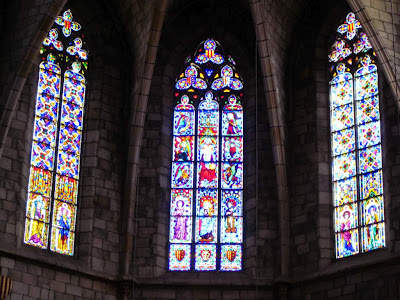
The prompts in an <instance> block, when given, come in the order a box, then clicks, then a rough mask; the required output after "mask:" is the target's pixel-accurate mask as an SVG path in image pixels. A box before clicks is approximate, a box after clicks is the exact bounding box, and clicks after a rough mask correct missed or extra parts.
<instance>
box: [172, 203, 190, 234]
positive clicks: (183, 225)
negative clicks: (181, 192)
mask: <svg viewBox="0 0 400 300" xmlns="http://www.w3.org/2000/svg"><path fill="white" fill-rule="evenodd" d="M177 199H178V200H177V202H176V208H175V211H174V216H175V217H176V221H175V226H174V239H177V240H182V241H186V240H187V229H188V228H187V221H188V217H187V216H185V208H184V205H185V202H184V201H183V200H180V199H179V198H177Z"/></svg>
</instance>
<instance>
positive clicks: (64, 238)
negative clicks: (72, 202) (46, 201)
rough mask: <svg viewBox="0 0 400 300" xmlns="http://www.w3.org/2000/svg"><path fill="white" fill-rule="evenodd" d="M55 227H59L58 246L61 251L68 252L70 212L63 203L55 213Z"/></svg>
mask: <svg viewBox="0 0 400 300" xmlns="http://www.w3.org/2000/svg"><path fill="white" fill-rule="evenodd" d="M57 225H58V226H59V227H60V229H59V230H60V231H59V233H58V234H59V235H58V245H59V247H60V250H61V251H66V250H68V243H67V242H68V237H69V231H70V227H71V210H70V209H69V207H68V205H67V204H66V203H63V204H62V206H61V207H60V208H59V210H58V213H57Z"/></svg>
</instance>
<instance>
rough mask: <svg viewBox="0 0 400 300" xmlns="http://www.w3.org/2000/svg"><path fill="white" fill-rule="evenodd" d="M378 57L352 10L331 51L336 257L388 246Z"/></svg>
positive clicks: (339, 30) (338, 31) (341, 27)
mask: <svg viewBox="0 0 400 300" xmlns="http://www.w3.org/2000/svg"><path fill="white" fill-rule="evenodd" d="M375 60H376V58H375V53H374V51H373V49H372V46H371V44H370V42H369V40H368V37H367V35H366V34H365V33H364V32H362V26H361V24H360V22H359V21H358V20H357V19H356V16H355V14H354V13H349V14H348V15H347V17H346V20H345V22H344V23H343V24H342V25H340V26H339V27H338V29H337V37H336V41H335V42H334V44H333V46H332V49H331V53H330V55H329V61H330V62H331V71H332V73H333V76H332V80H331V83H330V110H331V140H332V180H333V206H334V220H335V226H334V228H335V241H336V251H335V252H336V258H341V257H345V256H350V255H354V254H357V253H360V252H367V251H370V250H373V249H377V248H382V247H384V246H385V223H384V220H385V218H384V200H383V199H384V196H383V179H382V149H381V147H382V146H381V124H380V115H379V89H378V72H377V66H376V64H375Z"/></svg>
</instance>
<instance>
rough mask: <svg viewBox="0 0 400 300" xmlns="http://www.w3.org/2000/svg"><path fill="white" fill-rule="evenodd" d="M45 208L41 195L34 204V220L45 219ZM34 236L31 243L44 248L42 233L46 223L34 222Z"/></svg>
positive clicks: (30, 239)
mask: <svg viewBox="0 0 400 300" xmlns="http://www.w3.org/2000/svg"><path fill="white" fill-rule="evenodd" d="M44 214H45V208H44V207H43V197H42V196H41V195H39V196H37V197H36V199H35V201H34V203H33V218H34V219H36V220H42V221H43V219H44ZM32 222H33V223H32V235H31V237H30V238H29V241H30V242H33V243H34V244H38V245H41V246H43V237H42V231H43V226H44V223H42V222H39V221H36V222H35V221H32Z"/></svg>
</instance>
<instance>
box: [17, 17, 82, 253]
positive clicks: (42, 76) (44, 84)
mask: <svg viewBox="0 0 400 300" xmlns="http://www.w3.org/2000/svg"><path fill="white" fill-rule="evenodd" d="M80 29H81V25H80V24H79V23H77V22H75V21H73V16H72V12H71V11H70V10H67V11H65V12H64V13H63V15H62V16H58V17H57V18H56V20H55V24H54V26H53V28H52V29H51V30H50V31H49V34H48V36H47V37H46V38H45V39H44V41H43V44H42V47H41V49H40V54H41V59H42V62H41V63H40V66H39V80H38V89H37V100H36V110H35V121H34V132H33V142H32V151H31V167H30V173H29V184H28V201H27V209H26V222H25V235H24V242H25V243H26V244H28V245H32V246H36V247H39V248H42V249H46V248H47V247H48V241H49V235H50V250H52V251H54V252H58V253H60V254H65V255H73V253H74V240H75V224H76V210H77V206H76V205H77V197H78V184H79V165H80V153H81V140H82V131H81V130H82V126H83V109H84V103H85V91H86V79H85V76H84V72H85V71H86V70H87V59H88V52H87V51H86V50H85V49H84V48H83V46H84V42H83V40H82V35H81V33H80V32H79V31H80ZM61 33H62V34H61ZM65 45H69V46H68V47H66V46H65ZM61 76H63V80H61ZM62 82H63V86H61V83H62ZM53 186H54V188H53ZM50 211H52V212H53V214H52V216H50Z"/></svg>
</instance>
